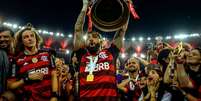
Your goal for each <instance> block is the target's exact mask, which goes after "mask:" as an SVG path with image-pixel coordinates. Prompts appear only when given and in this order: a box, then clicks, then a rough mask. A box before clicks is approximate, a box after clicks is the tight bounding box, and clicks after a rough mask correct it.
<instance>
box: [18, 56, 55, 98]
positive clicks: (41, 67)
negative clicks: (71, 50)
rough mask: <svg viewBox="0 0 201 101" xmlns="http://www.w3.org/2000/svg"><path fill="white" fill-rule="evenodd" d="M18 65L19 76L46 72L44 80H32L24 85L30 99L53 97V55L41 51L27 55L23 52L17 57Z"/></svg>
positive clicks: (26, 94)
mask: <svg viewBox="0 0 201 101" xmlns="http://www.w3.org/2000/svg"><path fill="white" fill-rule="evenodd" d="M16 65H17V67H18V68H19V69H18V71H17V77H19V78H21V77H23V76H24V75H27V74H31V73H34V72H41V73H43V74H44V77H43V80H41V81H31V82H29V83H25V84H24V85H23V87H22V89H23V93H24V94H25V96H26V97H28V100H29V101H48V100H50V97H51V88H52V87H51V71H52V69H53V67H52V65H51V55H50V54H49V53H48V52H39V53H37V54H35V55H25V54H24V53H21V54H19V55H18V57H17V59H16Z"/></svg>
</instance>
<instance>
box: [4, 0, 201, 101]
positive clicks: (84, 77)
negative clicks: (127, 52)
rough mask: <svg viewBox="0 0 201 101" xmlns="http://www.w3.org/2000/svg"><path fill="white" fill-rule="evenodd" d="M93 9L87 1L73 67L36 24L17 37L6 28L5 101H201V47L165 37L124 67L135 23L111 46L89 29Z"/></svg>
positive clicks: (79, 21)
mask: <svg viewBox="0 0 201 101" xmlns="http://www.w3.org/2000/svg"><path fill="white" fill-rule="evenodd" d="M89 5H90V3H89V1H88V0H83V7H82V9H81V11H80V14H79V15H78V18H77V21H76V23H75V28H74V44H73V46H74V47H73V52H72V54H71V59H69V60H70V63H69V64H66V61H65V60H64V59H63V58H60V57H57V55H56V54H57V52H56V51H54V50H52V49H43V48H41V47H40V44H41V43H42V38H41V36H40V35H39V33H38V32H37V30H36V29H35V28H34V27H33V26H32V25H31V24H27V25H26V26H25V28H24V29H21V30H19V31H17V32H16V33H14V32H13V31H12V30H11V29H9V28H7V27H4V26H1V27H0V101H201V69H200V67H201V49H200V48H198V47H196V48H193V47H192V46H191V45H190V44H188V43H183V42H180V43H178V44H177V46H176V47H172V46H171V45H169V44H168V43H164V42H163V41H162V40H160V39H159V40H157V42H156V44H155V48H153V49H149V50H147V53H148V55H149V58H147V59H142V58H139V57H133V56H130V57H129V58H128V59H127V60H126V61H124V63H122V62H120V61H119V53H120V50H121V48H122V47H123V38H124V36H125V33H126V30H127V26H128V23H129V22H127V23H126V24H125V25H123V26H122V27H121V28H120V29H119V30H118V31H116V34H115V35H114V37H113V40H112V41H111V42H107V43H109V45H108V44H107V46H106V43H105V42H104V40H103V38H102V36H101V33H99V32H96V31H90V32H84V30H83V29H84V27H83V26H84V23H85V17H86V14H87V10H88V8H89ZM85 34H86V35H87V39H86V40H84V39H83V36H84V35H85Z"/></svg>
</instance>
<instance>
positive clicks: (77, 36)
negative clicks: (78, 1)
mask: <svg viewBox="0 0 201 101" xmlns="http://www.w3.org/2000/svg"><path fill="white" fill-rule="evenodd" d="M88 4H89V2H88V0H83V7H82V10H81V12H80V14H79V16H78V18H77V21H76V23H75V29H74V50H75V51H76V50H78V49H79V48H81V47H82V46H84V40H83V38H82V37H83V26H84V21H85V16H86V12H87V8H88Z"/></svg>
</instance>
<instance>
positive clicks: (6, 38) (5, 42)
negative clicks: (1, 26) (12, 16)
mask: <svg viewBox="0 0 201 101" xmlns="http://www.w3.org/2000/svg"><path fill="white" fill-rule="evenodd" d="M10 42H11V35H10V32H9V31H4V32H1V33H0V48H3V49H6V48H8V47H9V46H10Z"/></svg>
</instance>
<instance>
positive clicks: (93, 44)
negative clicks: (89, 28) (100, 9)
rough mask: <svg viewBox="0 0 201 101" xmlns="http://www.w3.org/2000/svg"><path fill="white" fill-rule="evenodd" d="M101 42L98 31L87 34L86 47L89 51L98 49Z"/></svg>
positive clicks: (92, 51)
mask: <svg viewBox="0 0 201 101" xmlns="http://www.w3.org/2000/svg"><path fill="white" fill-rule="evenodd" d="M101 43H102V38H101V35H100V34H99V33H98V32H90V33H88V34H87V40H86V47H87V49H88V51H89V52H90V53H96V52H97V51H99V50H100V48H101Z"/></svg>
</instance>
